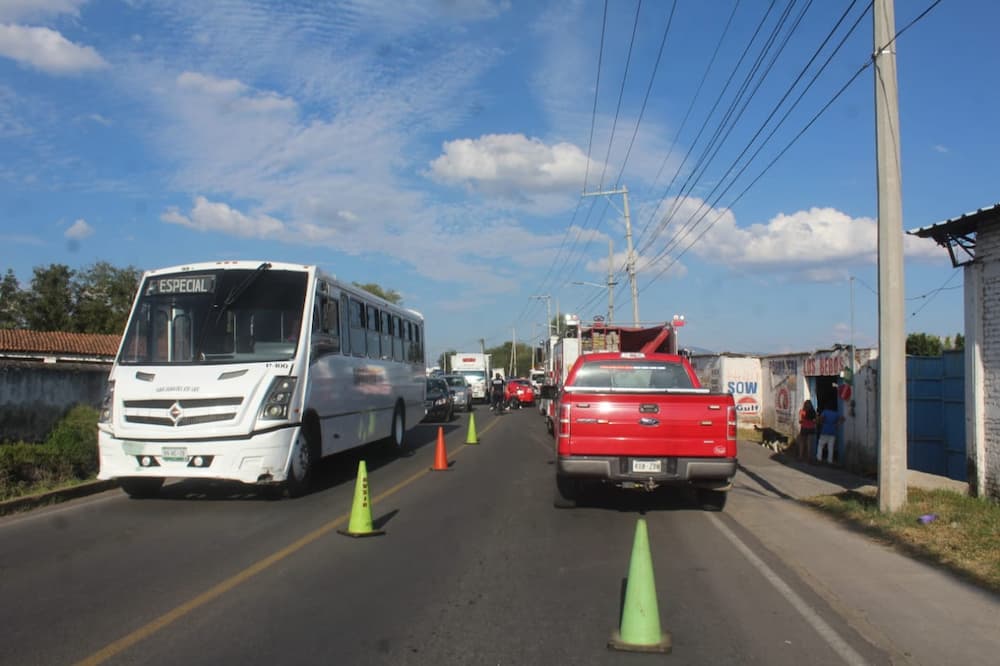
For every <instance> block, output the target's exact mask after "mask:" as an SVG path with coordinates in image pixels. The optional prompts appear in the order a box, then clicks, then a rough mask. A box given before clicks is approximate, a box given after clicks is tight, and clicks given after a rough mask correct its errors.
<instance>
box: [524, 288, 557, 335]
mask: <svg viewBox="0 0 1000 666" xmlns="http://www.w3.org/2000/svg"><path fill="white" fill-rule="evenodd" d="M528 298H537V299H538V300H540V301H542V300H544V301H545V331H546V334H547V335H552V296H550V295H549V294H545V295H543V296H529V297H528Z"/></svg>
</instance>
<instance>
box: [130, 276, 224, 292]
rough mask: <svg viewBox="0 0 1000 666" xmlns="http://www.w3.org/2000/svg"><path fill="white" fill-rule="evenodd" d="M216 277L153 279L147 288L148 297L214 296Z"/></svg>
mask: <svg viewBox="0 0 1000 666" xmlns="http://www.w3.org/2000/svg"><path fill="white" fill-rule="evenodd" d="M213 293H215V276H214V275H185V276H183V277H182V276H173V277H161V278H153V279H152V280H150V281H149V284H148V285H147V286H146V295H147V296H152V295H157V294H213Z"/></svg>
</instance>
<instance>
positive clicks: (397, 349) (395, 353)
mask: <svg viewBox="0 0 1000 666" xmlns="http://www.w3.org/2000/svg"><path fill="white" fill-rule="evenodd" d="M392 357H393V358H394V359H395V360H397V361H402V360H403V322H402V320H401V319H400V318H399V317H398V316H396V315H393V317H392Z"/></svg>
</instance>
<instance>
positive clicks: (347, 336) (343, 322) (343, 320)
mask: <svg viewBox="0 0 1000 666" xmlns="http://www.w3.org/2000/svg"><path fill="white" fill-rule="evenodd" d="M350 310H351V308H350V306H349V304H348V300H347V294H341V295H340V330H341V331H343V332H344V338H343V344H342V345H341V351H343V352H344V353H345V354H350V353H351V321H350Z"/></svg>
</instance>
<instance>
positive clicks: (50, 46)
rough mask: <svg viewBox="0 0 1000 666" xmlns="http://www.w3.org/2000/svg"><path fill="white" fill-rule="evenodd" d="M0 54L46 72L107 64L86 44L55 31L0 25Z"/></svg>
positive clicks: (72, 70)
mask: <svg viewBox="0 0 1000 666" xmlns="http://www.w3.org/2000/svg"><path fill="white" fill-rule="evenodd" d="M0 56H5V57H7V58H10V59H11V60H15V61H17V62H19V63H21V64H22V65H27V66H30V67H34V68H35V69H39V70H41V71H43V72H47V73H49V74H77V73H80V72H86V71H90V70H95V69H101V68H104V67H107V65H108V63H107V62H106V61H105V60H104V58H102V57H101V56H100V54H98V53H97V51H95V50H94V49H92V48H91V47H89V46H78V45H77V44H74V43H73V42H71V41H69V40H68V39H66V38H65V37H63V36H62V35H61V34H59V33H58V32H56V31H55V30H49V29H48V28H32V27H27V26H21V25H0Z"/></svg>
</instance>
